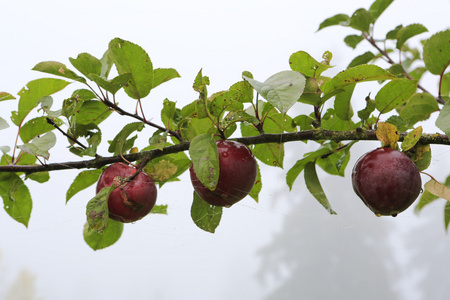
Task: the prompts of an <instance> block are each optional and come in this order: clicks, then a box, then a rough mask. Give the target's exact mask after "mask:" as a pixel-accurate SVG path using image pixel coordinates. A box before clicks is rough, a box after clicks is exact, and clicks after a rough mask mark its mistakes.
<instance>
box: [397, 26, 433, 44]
mask: <svg viewBox="0 0 450 300" xmlns="http://www.w3.org/2000/svg"><path fill="white" fill-rule="evenodd" d="M427 31H428V29H427V28H426V27H425V26H423V25H422V24H411V25H408V26H406V27H403V28H401V29H400V30H399V31H398V32H397V45H396V47H397V49H401V48H402V46H403V45H404V44H405V42H406V41H407V40H408V39H410V38H412V37H413V36H415V35H418V34H421V33H424V32H427Z"/></svg>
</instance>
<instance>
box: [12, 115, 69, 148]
mask: <svg viewBox="0 0 450 300" xmlns="http://www.w3.org/2000/svg"><path fill="white" fill-rule="evenodd" d="M53 122H55V124H56V125H58V126H61V125H62V124H63V121H61V120H60V119H57V118H55V119H53ZM53 129H55V127H53V126H52V125H50V124H49V123H48V122H47V117H37V118H34V119H31V120H30V121H28V122H26V123H25V124H23V126H22V128H21V129H20V131H19V135H20V139H21V140H22V142H24V143H28V142H29V141H30V140H32V139H33V138H35V137H37V136H38V135H42V134H44V133H46V132H49V131H52V130H53Z"/></svg>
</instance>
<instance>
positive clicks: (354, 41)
mask: <svg viewBox="0 0 450 300" xmlns="http://www.w3.org/2000/svg"><path fill="white" fill-rule="evenodd" d="M362 40H364V37H363V36H361V35H355V34H351V35H347V36H346V37H345V38H344V43H345V44H347V46H349V47H351V48H353V49H355V48H356V46H357V45H358V44H359V43H360V42H361V41H362Z"/></svg>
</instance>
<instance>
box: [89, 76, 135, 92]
mask: <svg viewBox="0 0 450 300" xmlns="http://www.w3.org/2000/svg"><path fill="white" fill-rule="evenodd" d="M131 77H132V74H131V73H123V74H120V75H119V76H117V77H114V78H113V79H111V80H106V79H104V78H103V77H101V76H99V75H96V74H90V75H89V79H90V80H92V81H94V82H95V83H96V84H98V85H99V86H100V87H101V88H103V89H105V90H106V91H108V92H110V93H111V94H113V95H114V94H116V93H117V92H118V91H119V90H120V89H121V88H122V87H124V86H125V85H126V84H127V83H128V82H129V81H130V79H131Z"/></svg>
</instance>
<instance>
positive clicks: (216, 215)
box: [191, 192, 222, 233]
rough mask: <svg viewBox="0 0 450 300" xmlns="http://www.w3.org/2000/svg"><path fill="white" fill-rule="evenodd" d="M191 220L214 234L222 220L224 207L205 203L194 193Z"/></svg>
mask: <svg viewBox="0 0 450 300" xmlns="http://www.w3.org/2000/svg"><path fill="white" fill-rule="evenodd" d="M191 218H192V221H194V223H195V225H197V227H199V228H200V229H202V230H204V231H207V232H211V233H214V232H215V231H216V228H217V226H219V223H220V219H221V218H222V207H220V206H214V205H211V204H209V203H207V202H205V201H203V200H202V199H201V198H200V197H199V196H198V195H197V193H196V192H194V201H193V202H192V206H191Z"/></svg>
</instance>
